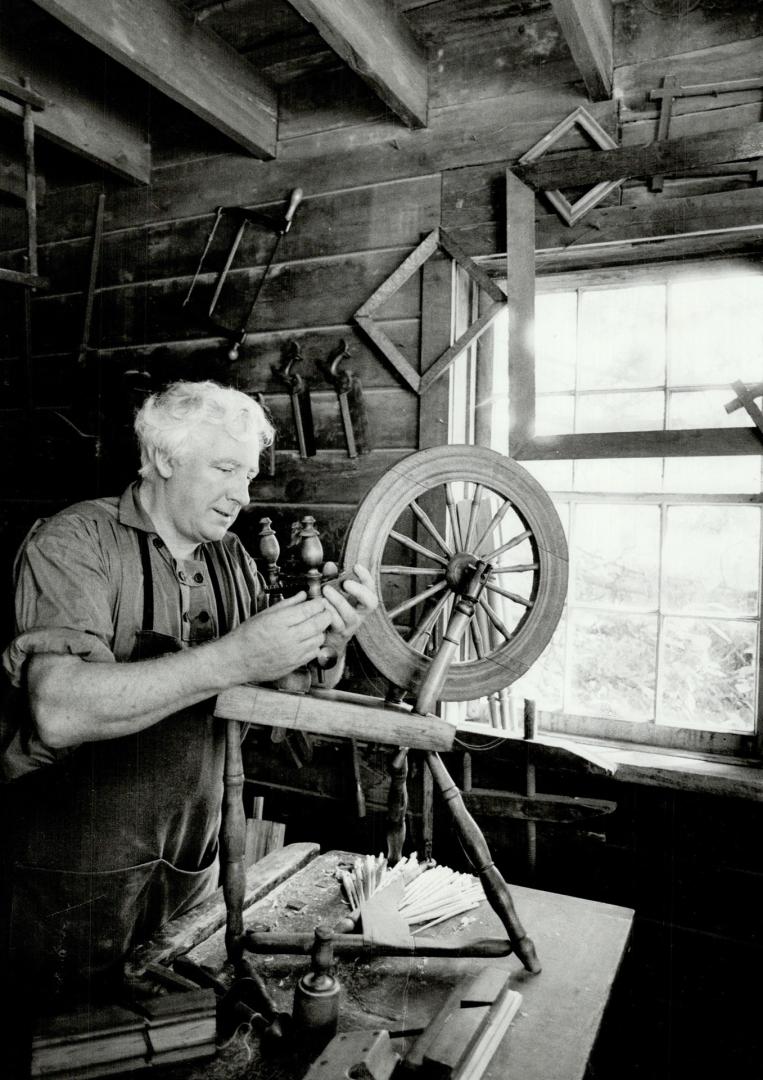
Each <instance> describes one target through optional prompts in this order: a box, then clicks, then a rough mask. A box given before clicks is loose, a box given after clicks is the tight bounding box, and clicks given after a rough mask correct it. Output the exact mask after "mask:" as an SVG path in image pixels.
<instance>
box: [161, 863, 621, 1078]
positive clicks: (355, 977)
mask: <svg viewBox="0 0 763 1080" xmlns="http://www.w3.org/2000/svg"><path fill="white" fill-rule="evenodd" d="M354 858H355V856H354V855H353V854H352V853H348V852H341V851H331V852H328V853H326V854H323V855H319V856H318V857H317V858H315V859H314V860H313V861H312V862H310V863H309V864H308V865H307V866H305V867H303V869H301V870H299V871H298V872H297V873H295V874H294V875H293V876H292V877H290V878H289V879H288V880H287V881H285V882H283V883H282V884H280V885H278V886H277V887H276V888H274V889H273V891H272V892H271V893H269V894H268V895H267V896H266V897H265V898H264V899H262V900H260V901H259V902H257V903H256V904H254V905H253V906H252V907H250V908H249V909H248V910H247V911H246V915H245V923H246V926H247V928H250V929H261V930H264V929H270V930H272V931H276V930H277V931H280V932H285V931H312V930H313V929H314V927H315V926H316V925H318V924H319V923H327V924H328V925H332V924H333V923H335V922H336V921H338V919H339V918H341V916H342V915H345V914H346V913H347V906H346V905H345V904H344V902H343V901H342V899H341V896H340V892H339V886H338V882H337V881H336V879H335V871H336V869H337V867H338V865H339V864H340V863H351V862H352V860H353V859H354ZM511 893H512V897H513V899H514V902H515V905H516V908H517V911H518V914H519V917H520V919H521V921H522V923H523V925H524V927H525V929H526V931H527V932H528V934H529V936H530V937H531V938H532V939H533V940H534V942H535V945H536V948H537V951H538V956H539V958H540V960H541V963H542V965H543V970H542V972H541V973H540V974H538V975H530V974H528V973H527V972H526V971H525V970H524V969H523V967H522V966H521V963H520V962H519V961H518V960H517V959H516V957H514V956H513V955H510V956H507V957H503V958H501V959H495V960H493V959H491V960H485V959H475V958H471V959H463V958H439V957H438V958H433V957H418V956H413V957H410V956H400V957H390V956H385V957H378V958H374V959H370V960H369V959H366V958H365V957H364V958H363V959H362V960H361V959H356V960H353V961H348V960H342V961H340V962H338V964H337V969H336V970H337V975H338V977H339V980H340V982H341V984H342V988H343V992H342V999H341V1006H340V1022H339V1030H340V1031H348V1030H353V1029H357V1028H367V1029H378V1028H384V1029H386V1030H389V1031H394V1030H401V1029H405V1028H415V1027H423V1026H426V1024H427V1023H428V1022H429V1021H430V1020H431V1019H432V1017H433V1016H434V1015H435V1013H436V1012H437V1010H438V1009H439V1008H440V1006H441V1005H442V1004H443V1002H444V1001H445V999H446V997H447V996H448V993H449V992H450V990H451V989H452V988H453V986H454V985H455V984H456V983H457V982H458V981H459V980H460V979H461V978H462V977H464V976H466V975H471V974H476V973H477V972H478V971H479V970H481V969H482V968H483V967H484V966H485V965H491V966H492V965H500V966H502V967H504V968H507V969H508V970H510V971H512V972H513V974H512V978H511V987H512V989H514V990H517V991H519V992H520V993H521V994H522V997H523V1001H522V1005H521V1007H520V1009H519V1012H518V1013H517V1015H516V1017H515V1018H514V1020H513V1022H512V1024H511V1026H510V1028H509V1030H508V1033H507V1034H506V1036H505V1037H504V1039H503V1041H502V1043H501V1045H500V1046H499V1048H498V1050H497V1052H496V1054H495V1056H494V1057H493V1059H492V1061H491V1063H490V1065H489V1066H488V1068H487V1070H486V1072H485V1073H484V1077H485V1080H507V1078H509V1077H516V1078H518V1080H582V1078H583V1076H584V1074H585V1071H586V1065H587V1063H588V1060H589V1057H590V1054H591V1051H592V1048H593V1045H594V1041H595V1039H596V1034H597V1031H598V1029H599V1024H600V1022H601V1019H602V1015H603V1013H604V1009H605V1006H606V1004H607V1000H608V998H609V995H610V991H611V989H612V985H613V983H614V980H615V976H616V975H617V971H618V968H619V965H620V962H621V960H622V958H623V955H624V953H625V950H626V948H627V944H628V938H629V934H630V930H631V924H632V920H633V912H632V911H631V910H630V909H627V908H621V907H615V906H612V905H610V904H601V903H596V902H594V901H590V900H580V899H577V898H575V897H571V896H561V895H558V894H555V893H548V892H542V891H540V890H536V889H528V888H522V887H520V886H511ZM428 933H430V934H432V935H433V936H435V935H436V936H440V937H443V938H446V939H451V940H452V939H455V938H457V937H486V936H487V937H500V938H505V933H504V931H503V927H502V926H501V924H500V922H499V920H498V918H497V916H496V915H495V914H494V913H493V911H492V910H491V909H490V907H489V906H488V904H487V903H486V902H485V903H483V904H482V905H481V906H480V907H479V908H477V909H475V910H474V911H471V912H469V913H468V914H466V915H462V916H458V917H456V918H454V919H451V920H449V921H448V922H446V923H443V924H441V925H440V926H438V927H435V928H433V929H432V930H431V931H428ZM189 956H190V958H191V959H193V960H195V961H196V962H197V963H201V964H204V965H205V966H208V967H210V968H212V969H213V970H215V971H222V970H224V966H225V946H224V941H223V932H222V930H220V931H217V932H216V933H214V934H212V935H211V936H210V937H209V938H208V939H206V940H205V941H203V942H201V943H200V944H199V945H197V946H196V948H194V949H193V950H192V952H191V953H190V954H189ZM253 959H254V960H255V962H256V966H257V969H258V970H259V971H260V972H261V974H262V975H263V976H264V977H265V979H266V980H267V983H268V987H269V989H270V990H271V992H272V994H273V996H274V997H275V999H276V1001H277V1002H278V1004H279V1006H280V1007H281V1008H283V1010H284V1011H287V1012H291V1009H292V1001H293V991H294V984H295V982H296V980H297V979H298V978H299V976H300V975H301V974H302V973H303V972H304V971H306V970H307V968H308V966H309V959H308V958H307V957H305V956H282V955H272V956H271V955H260V956H256V957H253ZM396 1048H397V1049H398V1050H399V1052H401V1053H404V1052H405V1049H406V1043H405V1041H404V1040H400V1042H398V1043H396ZM304 1069H305V1065H304V1063H302V1062H300V1061H299V1060H298V1058H297V1057H295V1056H292V1058H291V1059H287V1058H286V1057H285V1056H281V1057H280V1058H279V1057H272V1056H266V1057H262V1056H261V1049H260V1046H259V1043H258V1040H257V1039H256V1037H252V1036H247V1035H246V1034H245V1033H240V1034H239V1035H238V1036H236V1038H235V1039H234V1040H233V1041H232V1042H231V1043H230V1044H229V1045H228V1046H227V1047H225V1048H223V1049H222V1050H221V1051H220V1052H219V1053H218V1056H217V1058H216V1059H214V1060H213V1061H210V1062H207V1063H205V1064H199V1065H197V1066H196V1067H194V1068H193V1069H190V1068H189V1069H187V1070H186V1071H184V1072H180V1071H178V1070H175V1071H173V1073H172V1080H175V1077H178V1078H179V1077H180V1076H182V1077H183V1078H184V1080H202V1078H203V1080H243V1078H245V1077H246V1078H250V1080H251V1078H252V1077H255V1076H256V1077H257V1080H298V1077H300V1076H301V1075H302V1074H303V1072H304Z"/></svg>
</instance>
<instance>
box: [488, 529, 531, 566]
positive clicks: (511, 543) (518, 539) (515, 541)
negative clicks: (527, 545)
mask: <svg viewBox="0 0 763 1080" xmlns="http://www.w3.org/2000/svg"><path fill="white" fill-rule="evenodd" d="M529 536H532V530H531V529H525V530H524V532H521V533H519V535H518V536H514V537H512V539H511V540H507V541H506V543H505V544H502V545H501V547H499V548H496V549H495V551H491V552H490V554H489V555H483V556H482V558H483V559H484V560H485V562H490V561H491V560H492V559H497V558H498V557H499V555H503V553H504V551H509V550H510V549H511V548H513V547H517V545H519V544H521V543H522V541H523V540H527V538H528V537H529Z"/></svg>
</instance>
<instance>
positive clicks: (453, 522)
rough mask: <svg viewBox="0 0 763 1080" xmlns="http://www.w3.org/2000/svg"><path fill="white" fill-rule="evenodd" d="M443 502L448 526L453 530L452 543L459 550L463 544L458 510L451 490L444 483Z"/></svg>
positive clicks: (462, 547) (461, 549)
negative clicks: (445, 506)
mask: <svg viewBox="0 0 763 1080" xmlns="http://www.w3.org/2000/svg"><path fill="white" fill-rule="evenodd" d="M445 503H446V505H447V507H448V516H449V518H450V527H451V529H452V530H453V541H454V543H455V545H456V548H457V549H458V550H459V551H463V550H464V545H463V542H462V540H461V525H460V524H459V521H458V510H457V508H456V503H455V500H454V498H453V492H452V491H451V490H450V488H449V487H448V485H447V484H446V485H445Z"/></svg>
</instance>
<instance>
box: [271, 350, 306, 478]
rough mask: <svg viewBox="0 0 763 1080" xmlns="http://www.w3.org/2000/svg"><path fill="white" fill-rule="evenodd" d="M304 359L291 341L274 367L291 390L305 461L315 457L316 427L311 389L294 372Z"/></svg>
mask: <svg viewBox="0 0 763 1080" xmlns="http://www.w3.org/2000/svg"><path fill="white" fill-rule="evenodd" d="M302 359H303V357H302V353H301V351H300V348H299V344H298V342H296V341H289V342H288V343H287V345H286V347H285V349H284V354H283V358H282V360H281V365H280V367H273V374H274V375H275V376H276V378H278V379H280V380H281V382H284V383H286V385H287V386H288V388H289V393H290V396H291V414H292V419H293V420H294V431H295V434H296V437H297V447H298V449H299V456H300V457H301V458H303V459H304V458H308V457H314V456H315V427H314V424H313V410H312V405H311V404H310V389H309V387H308V385H307V383H306V382H305V380H304V378H303V377H302V376H301V375H300V374H299V373H298V372H296V371H292V368H293V367H294V365H295V364H298V363H301V362H302Z"/></svg>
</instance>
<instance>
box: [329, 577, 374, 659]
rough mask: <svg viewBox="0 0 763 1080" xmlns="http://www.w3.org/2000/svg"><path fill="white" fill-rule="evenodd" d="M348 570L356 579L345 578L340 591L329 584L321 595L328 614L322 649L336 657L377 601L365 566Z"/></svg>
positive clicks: (371, 580) (345, 646)
mask: <svg viewBox="0 0 763 1080" xmlns="http://www.w3.org/2000/svg"><path fill="white" fill-rule="evenodd" d="M352 569H353V573H354V574H355V576H356V577H357V578H358V580H357V581H355V580H353V579H352V578H346V579H345V580H344V581H343V582H342V584H341V589H342V590H344V594H343V593H342V592H340V589H339V588H337V587H336V586H335V585H331V584H329V585H328V586H327V587H326V588H324V590H323V597H324V599H325V600H326V603H327V607H328V610H329V612H330V615H331V621H330V623H329V628H328V630H327V632H326V638H325V641H324V648H325V649H326V650H330V651H331V652H333V653H335V654H336V655H337V656H341V655H342V654H343V653H344V651H345V649H346V648H347V642H348V641H349V640H350V638H351V637H354V636H355V634H356V633H357V632H358V629H359V627H360V625H361V623H362V622H363V620H364V619H366V618H367V617H368V616H369V615H370V614H371V612H372V611H374V610H375V608H376V607H377V606H378V604H379V598H378V596H377V595H376V592H375V590H374V583H373V579H372V577H371V575H370V574H369V572H368V570H366V568H365V566H361V565H360V564H359V563H358V564H357V565H356V566H353V568H352Z"/></svg>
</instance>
